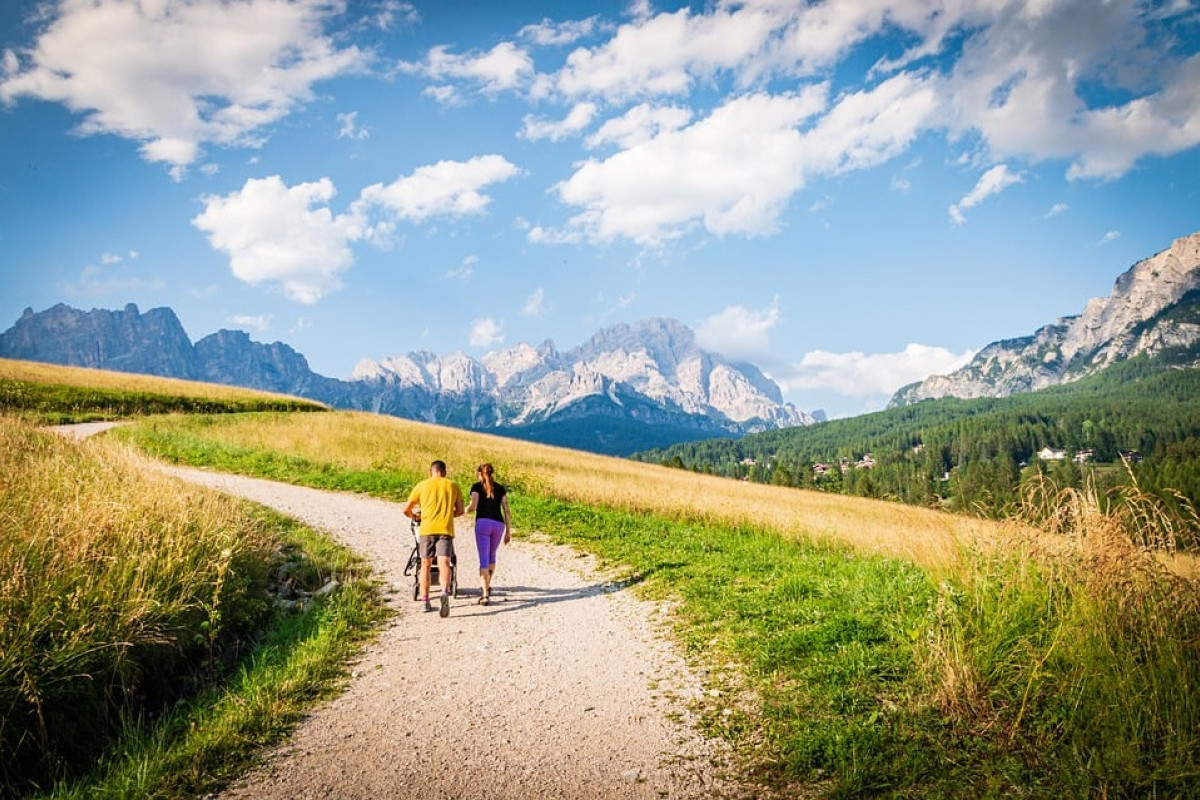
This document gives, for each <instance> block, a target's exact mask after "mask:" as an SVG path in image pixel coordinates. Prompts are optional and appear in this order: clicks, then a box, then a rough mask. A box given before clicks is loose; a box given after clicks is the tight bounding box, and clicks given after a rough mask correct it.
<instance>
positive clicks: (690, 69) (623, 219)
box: [426, 0, 1200, 246]
mask: <svg viewBox="0 0 1200 800" xmlns="http://www.w3.org/2000/svg"><path fill="white" fill-rule="evenodd" d="M1189 15H1190V17H1191V19H1190V22H1191V24H1196V22H1197V20H1196V11H1195V9H1194V8H1192V7H1191V6H1189V5H1186V4H1183V5H1177V6H1173V7H1171V8H1166V9H1155V8H1151V7H1148V6H1146V5H1144V4H1141V3H1139V2H1137V1H1136V0H1111V2H1106V3H1103V4H1101V5H1100V6H1097V5H1096V4H1095V3H1093V2H1091V0H1059V2H1053V3H1042V2H1011V1H1010V0H974V1H973V2H968V3H962V2H958V0H934V1H933V2H928V0H879V2H871V3H820V4H813V3H807V2H801V1H800V0H777V1H774V2H735V1H732V0H731V1H730V2H722V3H717V4H714V5H712V6H711V7H708V8H705V9H704V10H693V9H691V8H688V7H685V8H681V9H678V10H675V11H664V12H659V13H655V12H654V11H653V10H652V9H651V7H650V6H649V5H648V4H640V5H638V4H635V5H634V6H633V7H631V10H630V16H631V19H630V20H629V21H627V22H626V23H624V24H622V25H620V26H618V27H617V28H616V29H615V31H614V30H611V29H605V28H604V27H603V26H590V25H589V26H581V27H579V28H574V29H572V28H571V27H570V25H569V24H568V23H556V25H555V26H554V27H545V28H544V30H545V31H546V32H549V31H551V30H559V29H562V30H573V33H572V34H571V36H572V37H575V35H576V34H578V36H579V37H581V38H588V39H591V40H594V41H592V42H590V43H589V44H587V45H584V46H579V47H577V48H576V49H574V50H573V51H571V52H570V54H569V55H568V56H567V58H566V60H565V62H563V63H562V65H561V66H559V67H557V68H551V69H549V70H546V71H536V70H532V67H530V68H529V69H526V67H527V66H528V65H529V64H531V63H536V62H535V61H534V56H535V55H538V53H536V52H535V51H523V50H522V51H520V52H521V53H522V58H521V59H520V63H521V65H522V67H521V70H520V75H521V79H520V80H517V79H516V78H515V75H516V73H515V72H512V71H510V72H509V73H506V74H508V75H510V76H512V77H510V79H508V80H507V81H505V84H506V85H507V86H509V87H512V88H513V89H514V90H517V91H520V92H529V93H530V96H531V97H533V98H534V99H537V100H538V101H542V102H558V103H561V104H563V105H565V106H566V107H567V108H568V109H570V113H569V114H568V115H567V117H565V118H563V119H562V121H561V122H547V121H546V120H545V119H544V118H541V117H538V118H534V117H526V120H525V123H524V125H525V127H524V129H523V132H522V133H523V135H524V136H526V137H527V138H530V139H534V138H550V139H554V140H556V141H557V140H558V139H559V138H561V137H563V136H565V135H568V134H572V135H573V134H575V133H578V132H582V131H583V129H584V128H586V127H588V126H589V125H591V124H592V123H598V126H599V127H598V130H597V131H596V132H594V133H592V134H591V135H589V136H587V137H586V138H585V140H584V141H585V144H586V146H588V147H589V148H598V147H602V146H615V147H616V148H617V152H616V153H615V154H613V155H610V156H607V157H605V158H602V159H601V158H592V159H588V160H586V161H584V162H582V163H581V164H580V165H579V166H578V168H577V169H575V171H574V173H573V174H572V175H571V176H570V177H568V178H565V179H563V180H561V181H559V182H558V183H557V184H556V186H555V193H556V196H557V197H558V199H559V200H560V201H561V202H562V203H563V204H564V205H566V206H568V207H570V208H572V209H574V211H573V216H572V217H571V218H570V219H569V221H568V222H567V224H566V225H559V226H556V227H552V226H549V225H545V224H537V225H533V226H531V231H530V239H531V240H532V241H536V242H540V243H578V242H583V241H592V242H598V243H607V242H611V241H613V240H615V239H627V240H630V241H633V242H636V243H638V244H641V245H645V246H657V245H660V244H662V243H664V242H667V241H670V240H672V239H677V238H679V237H680V236H683V235H685V234H686V233H688V232H689V231H697V230H700V231H705V232H707V233H709V234H714V235H718V236H726V235H742V236H760V235H765V234H769V233H772V232H774V231H776V230H778V228H779V223H778V220H779V217H780V214H781V212H782V210H783V209H784V208H786V206H787V205H788V203H789V201H790V200H791V198H792V197H794V196H795V195H796V194H798V193H800V192H802V191H803V190H804V188H805V187H806V186H807V185H808V183H809V182H810V181H811V179H812V178H813V177H814V176H818V175H819V176H829V175H837V174H841V173H844V172H850V171H855V170H862V169H868V168H871V167H874V166H877V165H878V164H881V163H883V162H885V161H887V160H889V159H891V158H894V157H896V156H897V155H900V154H902V153H904V152H905V151H906V150H908V149H909V148H910V147H912V145H913V144H914V142H916V141H917V140H918V138H919V137H921V136H922V135H925V134H934V135H938V136H943V137H946V138H947V140H948V141H950V142H970V143H972V146H973V147H974V148H975V149H976V152H975V153H973V154H972V159H973V160H975V161H983V162H991V163H993V164H996V163H998V162H1013V161H1020V162H1023V163H1028V164H1035V163H1039V162H1043V161H1048V160H1053V161H1060V162H1063V163H1065V164H1067V175H1068V177H1070V178H1072V179H1088V178H1091V179H1095V178H1100V179H1110V178H1113V177H1117V176H1120V175H1122V174H1124V173H1125V172H1127V171H1128V170H1129V169H1130V168H1132V166H1133V165H1134V164H1136V163H1137V161H1138V160H1139V159H1142V158H1144V157H1146V156H1149V155H1156V154H1157V155H1170V154H1173V153H1178V152H1180V151H1182V150H1185V149H1188V148H1190V147H1194V146H1196V145H1197V144H1198V143H1200V88H1197V87H1200V56H1197V55H1195V54H1194V53H1190V52H1189V51H1188V48H1187V47H1186V45H1185V44H1181V43H1180V42H1179V41H1178V37H1175V36H1173V35H1172V34H1171V33H1170V32H1169V30H1168V29H1167V27H1166V26H1167V25H1169V24H1171V23H1172V22H1173V21H1176V22H1177V21H1178V20H1180V19H1184V20H1185V22H1184V24H1187V23H1186V19H1187V17H1188V16H1189ZM547 25H548V24H547ZM535 30H537V31H542V30H543V29H542V28H536V29H535V28H527V29H526V30H525V31H524V32H523V37H524V40H525V41H527V42H530V43H531V44H532V45H533V46H534V47H537V46H542V45H545V44H549V43H550V42H551V41H552V40H553V37H552V36H549V35H547V36H542V35H541V33H535ZM898 34H899V35H901V36H903V37H905V38H906V39H907V40H908V42H909V47H908V49H907V50H906V51H904V52H901V53H899V54H896V55H892V56H889V57H885V58H882V59H880V60H878V61H876V62H875V64H874V66H873V67H871V68H870V69H869V70H867V71H866V72H865V74H864V75H863V76H862V78H861V81H860V82H859V83H857V84H849V85H848V86H844V87H842V88H839V89H838V92H837V94H836V95H834V94H833V92H832V89H831V88H830V86H829V84H828V83H827V82H828V81H829V80H830V78H831V76H832V75H833V74H834V71H835V70H836V69H838V68H839V67H840V66H842V65H843V64H844V63H845V62H846V59H848V58H849V57H850V56H851V55H852V54H854V53H856V52H858V51H859V50H861V49H862V48H864V47H866V46H868V44H869V43H870V42H871V41H872V40H882V39H883V38H884V37H895V36H896V35H898ZM525 57H528V59H529V61H526V60H525ZM459 58H463V59H466V60H467V61H472V59H474V58H478V57H467V56H463V57H458V56H452V55H451V54H449V52H448V51H439V53H438V59H430V60H429V64H428V65H427V67H426V71H427V73H428V74H430V75H438V76H439V77H449V76H451V75H452V74H453V70H438V69H434V68H433V63H434V62H435V61H438V60H439V59H441V60H444V61H447V62H448V63H458V62H457V59H459ZM776 79H783V80H784V81H785V82H786V83H785V85H788V86H790V87H791V88H790V89H789V90H788V91H786V92H782V93H781V92H779V91H776V90H768V89H766V88H764V87H766V86H769V85H774V84H773V83H772V81H774V80H776ZM472 80H474V81H475V82H476V83H478V78H477V77H474V78H472ZM491 85H493V86H496V85H497V84H491ZM714 88H717V89H718V91H719V92H720V95H721V98H722V99H721V100H719V101H718V102H717V103H716V104H715V106H712V107H711V108H709V107H708V106H707V103H708V102H710V101H708V100H700V99H699V94H700V92H701V91H704V92H711V90H712V89H714ZM821 94H823V99H822V102H821V103H820V104H819V105H818V106H817V107H815V108H807V109H805V111H804V113H792V114H791V115H789V114H787V113H784V114H782V115H780V114H776V113H770V112H769V111H768V110H767V109H768V108H774V109H775V110H776V111H778V110H780V109H783V108H785V107H788V106H792V105H794V103H795V102H796V99H797V98H800V97H804V98H812V97H814V96H816V95H821ZM664 101H667V102H666V104H664ZM586 104H590V105H586ZM584 108H587V109H589V114H588V115H587V116H586V118H585V116H584V115H583V113H582V109H584ZM591 109H595V111H594V114H593V113H592V112H591V111H590V110H591ZM706 109H707V110H706ZM735 112H736V113H735ZM694 117H698V118H699V119H698V121H695V122H693V121H692V120H693V118H694ZM731 117H736V122H734V121H731V120H730V119H729V118H731ZM735 132H736V136H735V135H734V134H735ZM736 142H747V143H749V144H748V145H747V146H746V147H744V148H739V147H738V146H737V145H736V144H735V143H736ZM760 150H761V151H763V152H764V153H769V154H770V155H769V157H770V158H772V159H774V160H775V161H776V163H778V164H779V167H780V168H779V170H778V172H777V173H771V174H769V175H764V169H763V163H764V162H765V161H766V160H767V158H768V156H767V155H765V154H764V156H763V157H762V158H761V159H759V158H757V157H756V155H757V153H758V152H759V151H760ZM656 165H661V166H659V167H657V168H656ZM730 173H739V174H742V175H744V176H745V177H744V178H743V179H742V180H741V181H740V183H737V182H734V181H731V180H729V178H728V175H729V174H730ZM1022 174H1023V172H1022V169H1021V168H1019V167H1017V166H1013V165H1010V164H1009V163H1001V164H1000V165H999V166H996V167H993V168H992V169H991V170H989V171H988V173H987V174H985V175H984V176H983V178H982V179H981V180H980V182H979V184H978V185H977V186H976V187H975V189H974V190H973V191H972V192H970V193H968V194H967V195H965V196H964V197H963V199H962V200H961V201H959V202H958V203H956V204H954V205H952V206H951V207H950V209H949V211H950V215H951V218H952V220H954V221H955V222H956V223H958V224H962V223H963V222H964V221H965V218H966V217H965V214H964V212H965V211H966V210H967V209H970V208H972V207H975V206H977V205H978V204H980V203H981V202H983V201H984V200H985V199H987V198H988V197H990V196H992V195H994V194H996V193H998V192H1000V191H1003V190H1004V189H1005V188H1007V187H1009V186H1011V185H1012V184H1013V183H1015V182H1019V181H1020V180H1021V176H1022ZM697 175H701V176H703V179H701V178H698V177H696V176H697ZM635 184H636V185H637V186H638V188H639V189H640V191H636V192H635V191H633V189H632V187H633V186H634V185H635ZM897 185H898V186H901V187H903V186H904V185H906V184H904V183H900V184H897ZM750 187H753V188H750Z"/></svg>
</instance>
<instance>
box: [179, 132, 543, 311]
mask: <svg viewBox="0 0 1200 800" xmlns="http://www.w3.org/2000/svg"><path fill="white" fill-rule="evenodd" d="M518 172H519V170H518V169H517V168H516V167H515V166H514V165H513V164H510V163H509V162H508V161H506V160H505V159H503V158H500V157H499V156H480V157H478V158H474V159H470V160H468V161H465V162H464V161H440V162H438V163H436V164H432V165H428V166H424V167H419V168H417V169H416V170H415V171H414V172H413V174H412V175H408V176H401V177H400V178H397V179H396V180H395V181H393V182H392V183H390V184H388V185H386V186H385V185H383V184H373V185H371V186H368V187H366V188H365V189H363V190H362V191H361V192H360V193H359V197H358V199H357V200H356V201H354V202H353V203H352V204H351V205H350V209H349V210H348V211H347V212H346V213H343V214H335V213H334V212H333V211H332V210H331V209H330V208H329V207H328V204H329V202H330V201H331V200H332V199H333V197H334V196H335V195H336V194H337V191H336V189H335V188H334V185H333V181H331V180H330V179H329V178H322V179H321V180H319V181H315V182H312V183H301V184H297V185H295V186H290V187H289V186H288V185H287V184H286V183H284V181H283V179H282V178H281V177H280V176H278V175H272V176H270V177H268V178H252V179H250V180H248V181H246V183H245V184H244V185H243V186H242V188H241V189H239V190H238V191H235V192H231V193H229V194H228V195H225V196H216V195H206V196H205V197H204V198H202V199H203V202H204V205H205V209H204V211H203V212H202V213H200V214H198V215H197V216H196V217H195V218H193V219H192V224H193V225H194V226H196V227H197V228H199V229H200V230H202V231H204V232H205V233H207V234H208V238H209V243H210V244H211V245H212V246H213V248H215V249H217V250H220V251H221V252H223V253H225V254H226V255H228V256H229V265H230V268H231V269H232V271H233V274H234V277H236V278H238V279H239V280H242V281H245V282H246V283H249V284H252V285H257V284H261V283H269V284H272V285H278V286H279V287H280V289H281V290H282V291H283V294H284V296H285V297H287V298H289V299H291V300H295V301H296V302H298V303H305V304H312V303H315V302H317V301H318V300H320V299H321V298H322V297H324V296H326V295H328V294H329V293H330V292H333V291H336V290H337V289H339V288H340V287H341V285H342V284H341V278H340V276H341V274H342V273H343V272H345V271H346V270H347V269H349V268H350V267H351V266H352V265H353V263H354V252H353V250H352V248H351V245H352V244H354V243H356V242H358V241H360V240H364V239H366V240H371V241H377V242H378V241H384V240H386V239H387V238H388V236H389V234H390V233H391V232H392V231H393V230H394V229H395V226H396V224H397V223H398V222H418V223H419V222H425V221H427V220H429V219H431V218H433V217H440V218H449V219H456V218H459V217H462V216H464V215H469V214H479V213H482V212H483V211H484V210H485V209H486V208H487V206H488V204H489V203H490V202H491V198H490V197H489V196H488V195H487V194H485V193H483V191H482V190H483V189H484V187H486V186H488V185H489V184H492V183H496V182H501V181H504V180H507V179H508V178H509V177H511V176H513V175H516V174H518ZM475 260H477V259H475V258H474V257H473V256H472V257H468V258H467V259H466V260H465V261H464V262H463V263H462V265H460V267H459V268H458V269H459V271H460V272H459V273H457V274H458V275H459V276H460V277H461V276H462V273H461V271H462V270H466V273H465V274H466V275H470V270H471V267H472V265H473V264H474V263H475Z"/></svg>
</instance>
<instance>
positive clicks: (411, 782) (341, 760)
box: [168, 468, 738, 800]
mask: <svg viewBox="0 0 1200 800" xmlns="http://www.w3.org/2000/svg"><path fill="white" fill-rule="evenodd" d="M168 469H169V470H170V471H171V472H172V473H173V474H175V475H178V476H180V477H182V478H184V479H186V480H189V481H193V482H196V483H201V484H205V485H208V486H211V487H213V488H216V489H219V490H221V491H224V492H229V493H231V494H236V495H240V496H242V497H246V498H249V499H252V500H255V501H257V502H260V503H263V504H265V505H268V506H271V507H273V508H275V509H278V510H280V511H282V512H283V513H285V514H288V515H289V516H293V517H296V518H298V519H300V520H303V521H304V522H306V523H307V524H309V525H310V526H312V527H315V528H319V529H322V530H324V531H327V532H328V533H330V534H331V535H332V536H334V537H335V538H336V539H338V540H339V541H341V542H343V543H344V544H346V545H348V546H350V547H351V548H353V549H354V550H356V551H358V552H360V553H362V554H363V555H365V556H366V557H367V558H369V559H370V561H371V562H372V564H374V565H375V568H376V569H377V570H378V572H379V573H380V574H381V575H382V577H383V579H384V580H385V581H387V582H388V583H390V584H391V585H392V586H393V587H395V590H396V591H395V593H394V594H392V595H391V598H390V601H389V602H391V603H392V604H393V605H394V606H395V607H396V608H397V609H398V610H399V613H398V614H397V615H396V616H395V617H394V618H393V619H392V621H391V622H390V624H389V625H388V627H387V628H386V630H385V631H384V632H383V633H382V635H381V636H380V637H379V639H378V641H377V642H376V643H374V644H373V645H371V646H370V647H369V649H368V650H367V651H366V652H365V653H364V654H363V656H362V658H361V659H360V660H359V661H358V663H357V664H356V666H355V668H354V676H353V678H352V680H351V682H350V685H349V688H348V689H347V691H346V692H345V693H344V694H342V695H341V696H339V697H338V698H336V699H334V700H332V701H330V702H328V703H326V704H324V705H322V706H320V707H318V708H317V709H315V710H314V711H313V712H311V713H310V714H309V715H308V716H307V717H306V718H305V720H303V721H302V722H301V724H300V726H299V727H298V729H297V730H296V731H295V733H294V734H293V735H292V736H291V737H290V738H289V739H288V740H287V741H286V742H285V743H284V744H283V745H282V746H280V747H277V748H276V749H275V750H273V751H272V752H270V753H269V754H268V755H267V757H266V758H265V760H264V763H263V765H262V766H261V767H259V768H258V769H256V770H255V771H253V772H252V773H251V774H250V775H249V776H247V777H246V778H244V779H243V780H242V781H240V782H239V783H238V784H237V785H235V786H234V787H232V788H231V789H230V790H229V791H228V792H226V793H225V794H224V795H223V797H226V798H280V799H281V800H282V798H287V799H288V800H297V799H298V798H470V797H478V798H482V799H483V800H507V799H511V800H541V799H542V798H546V799H549V798H589V799H590V798H699V797H722V796H731V795H736V794H738V792H737V791H736V790H735V789H733V787H732V786H731V785H729V784H727V783H725V782H723V781H722V780H721V778H720V773H721V772H722V768H721V767H720V766H718V765H720V764H722V763H725V757H724V754H723V751H722V749H721V747H720V746H719V745H718V744H717V743H715V742H713V741H711V740H707V739H705V738H704V737H702V736H700V735H699V734H698V733H697V732H696V730H695V729H694V727H693V726H692V724H691V720H690V718H689V716H688V713H687V708H686V701H687V700H688V699H689V698H692V697H694V696H696V694H697V693H698V692H700V691H701V690H702V687H701V683H700V681H699V679H698V678H697V677H696V676H695V675H694V674H692V673H691V672H690V670H689V668H688V667H687V665H686V664H685V663H683V661H682V660H681V659H680V658H679V657H678V655H677V653H676V652H674V650H673V648H672V646H671V645H670V643H669V641H668V640H667V639H666V638H665V636H664V635H663V632H662V630H661V628H662V626H663V624H664V623H663V620H662V617H663V609H661V608H660V607H658V606H656V605H655V604H652V603H647V602H645V601H639V600H637V599H635V598H633V597H632V596H630V595H629V594H628V593H627V592H625V591H621V590H619V588H618V587H617V586H616V585H614V584H613V583H611V582H608V581H606V580H604V579H603V577H600V576H598V575H597V574H596V572H595V570H594V569H593V568H592V567H591V564H590V561H589V560H588V559H586V558H582V557H579V556H578V555H576V554H575V553H574V552H573V551H571V550H569V549H567V548H562V547H555V546H553V545H550V544H546V543H532V542H530V541H528V540H524V541H523V540H521V539H517V540H514V542H513V544H512V545H511V546H506V547H502V548H501V550H500V555H499V557H498V562H499V568H498V571H497V575H496V581H495V585H494V588H493V597H492V603H491V605H490V606H486V607H485V606H481V605H478V604H476V601H477V600H478V599H479V588H478V587H479V585H480V584H479V576H478V565H479V561H478V557H477V556H476V554H475V545H474V536H473V535H472V534H471V532H470V528H471V524H470V523H469V522H468V521H467V518H466V517H463V518H461V519H460V536H459V538H458V539H457V545H458V546H457V553H458V565H459V577H460V587H461V588H460V596H459V597H458V598H457V599H455V600H452V601H451V613H450V616H449V617H448V618H446V619H442V618H440V617H439V616H438V614H437V613H423V612H421V610H420V606H419V604H417V603H415V602H413V601H412V579H411V578H408V577H405V576H404V575H403V574H402V573H403V569H404V565H405V563H406V561H407V560H408V556H409V552H410V551H411V549H412V534H411V532H410V530H409V525H408V520H407V519H405V518H404V517H403V516H402V515H401V514H400V506H399V505H397V504H394V503H388V502H384V501H381V500H376V499H371V498H366V497H363V496H354V495H346V494H336V493H330V492H321V491H316V490H312V489H305V488H300V487H296V486H289V485H286V484H279V483H273V482H270V481H264V480H257V479H252V478H245V477H239V476H233V475H225V474H219V473H213V472H208V471H204V470H194V469H181V468H168ZM514 524H515V527H516V529H517V530H518V532H520V531H521V520H520V504H519V502H517V503H514Z"/></svg>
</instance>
